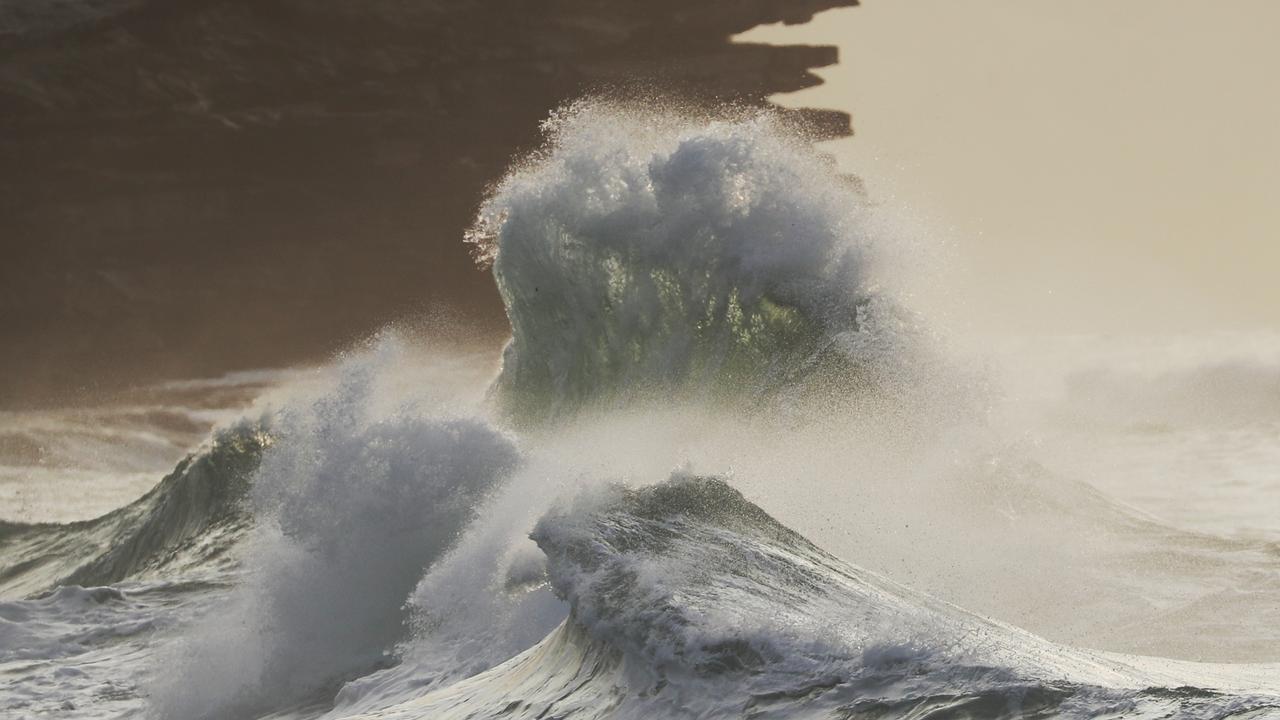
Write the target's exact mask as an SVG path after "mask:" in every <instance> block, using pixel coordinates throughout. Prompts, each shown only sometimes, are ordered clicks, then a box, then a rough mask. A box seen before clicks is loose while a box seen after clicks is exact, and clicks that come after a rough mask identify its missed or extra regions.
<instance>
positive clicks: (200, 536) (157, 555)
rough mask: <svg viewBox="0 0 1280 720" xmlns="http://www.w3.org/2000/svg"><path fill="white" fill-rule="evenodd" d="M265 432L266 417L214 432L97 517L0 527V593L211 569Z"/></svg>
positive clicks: (236, 520) (242, 515)
mask: <svg viewBox="0 0 1280 720" xmlns="http://www.w3.org/2000/svg"><path fill="white" fill-rule="evenodd" d="M269 444H270V435H269V434H268V431H267V429H266V425H265V423H264V422H257V423H254V422H242V423H240V424H238V425H235V426H233V427H231V428H228V429H225V430H222V431H220V432H219V433H217V434H216V435H215V436H214V437H213V438H212V439H211V440H210V442H209V443H208V444H207V446H206V447H205V448H203V449H202V450H200V451H199V452H197V453H194V454H192V455H189V456H188V457H187V458H185V459H184V460H182V461H181V462H180V463H178V465H177V466H176V467H175V468H174V469H173V471H172V472H170V473H169V474H168V475H166V476H165V477H164V478H163V479H162V480H161V481H160V482H159V483H158V484H157V485H156V486H155V487H154V488H153V489H151V490H150V491H148V492H147V493H146V494H145V495H143V496H142V497H141V498H139V499H137V500H136V501H134V502H132V503H130V504H129V505H126V506H125V507H122V508H120V509H118V510H115V511H112V512H110V513H108V514H106V515H104V516H102V517H100V518H96V519H94V520H87V521H82V522H75V523H66V524H30V525H28V524H20V523H4V524H2V525H0V597H23V596H29V595H32V594H37V593H42V592H47V591H49V590H51V589H53V588H54V587H57V586H59V585H82V586H96V585H109V584H112V583H116V582H119V581H121V580H123V579H125V578H129V577H135V576H139V575H142V574H146V573H159V572H161V571H164V572H166V573H190V572H195V571H204V572H209V571H212V570H214V569H216V568H217V567H218V563H219V561H220V560H226V561H228V562H229V560H227V558H225V554H226V551H227V550H228V549H229V548H230V547H231V546H232V545H233V544H234V543H235V542H236V540H237V539H238V538H239V537H241V536H242V535H243V533H244V531H245V529H246V528H247V526H248V523H249V517H248V513H247V511H246V509H245V508H244V506H243V502H242V501H243V500H244V498H245V496H246V494H247V492H248V489H249V485H250V478H251V476H252V475H253V473H254V472H255V471H256V469H257V467H258V463H259V462H260V460H261V458H262V454H263V452H264V450H265V449H266V448H267V447H268V445H269Z"/></svg>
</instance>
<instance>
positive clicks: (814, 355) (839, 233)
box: [470, 104, 901, 417]
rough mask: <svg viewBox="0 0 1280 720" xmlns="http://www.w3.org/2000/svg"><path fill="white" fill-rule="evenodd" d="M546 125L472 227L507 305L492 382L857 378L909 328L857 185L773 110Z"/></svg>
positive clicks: (551, 402)
mask: <svg viewBox="0 0 1280 720" xmlns="http://www.w3.org/2000/svg"><path fill="white" fill-rule="evenodd" d="M547 129H548V134H549V137H550V143H549V147H550V149H549V150H548V151H547V152H546V153H544V154H543V155H540V156H538V157H536V158H534V159H532V160H530V161H529V162H528V163H527V164H525V165H524V166H523V167H521V168H520V169H518V170H516V171H515V172H513V173H512V174H510V175H509V176H508V177H507V178H506V179H505V180H504V181H503V182H502V183H501V184H500V185H499V186H498V187H497V189H496V190H495V191H494V193H493V194H492V196H491V197H490V198H489V200H488V201H487V202H486V203H485V205H484V206H483V208H482V209H481V212H480V217H479V220H478V221H477V224H476V226H475V228H474V229H473V230H472V232H471V234H470V240H471V242H472V243H474V244H475V246H476V248H477V252H478V254H479V255H480V257H481V258H482V259H483V260H486V261H491V262H492V263H493V274H494V277H495V279H496V280H497V283H498V288H499V290H500V292H501V293H502V297H503V301H504V303H505V304H506V308H507V315H508V317H509V318H510V321H511V332H512V339H511V343H510V345H509V346H508V348H507V350H506V352H505V354H504V356H503V365H502V374H501V376H500V377H499V379H498V382H497V387H498V391H499V393H500V395H501V398H502V400H503V402H504V403H505V404H506V405H507V406H508V408H509V409H510V410H512V411H513V412H514V413H515V414H516V415H517V416H522V417H530V416H532V417H546V416H555V415H561V414H563V413H565V412H568V411H572V410H576V409H579V408H581V407H582V406H583V405H585V404H589V403H591V402H592V401H597V400H601V399H606V398H608V397H617V396H618V395H624V396H626V395H630V396H635V395H639V394H643V393H644V392H646V391H654V390H673V389H678V390H680V391H681V392H685V393H694V394H696V395H698V396H706V395H710V396H712V397H713V398H716V397H719V398H724V397H726V396H728V397H732V398H734V399H739V398H743V397H747V398H758V397H760V396H767V395H771V394H774V393H778V392H780V391H784V390H797V389H799V388H800V387H801V386H803V385H810V386H812V385H817V384H829V383H832V382H841V383H842V384H844V385H848V384H849V383H851V382H854V381H855V380H856V379H857V376H858V374H859V371H866V370H869V369H870V368H871V367H872V366H873V365H874V364H875V363H877V362H881V361H885V360H886V357H885V356H886V355H887V354H888V350H889V347H888V346H889V345H891V344H892V343H893V342H895V341H897V340H900V336H899V335H895V334H894V333H893V332H891V331H890V327H888V326H895V325H896V324H897V322H898V321H899V320H900V319H901V318H900V317H898V316H895V313H894V311H893V310H892V309H891V308H890V307H889V304H888V303H887V301H886V300H885V299H884V298H882V297H881V296H880V295H879V294H878V293H877V291H876V289H875V287H874V284H873V281H872V279H871V269H872V264H873V252H872V250H873V248H872V239H871V238H872V235H871V233H870V232H869V228H868V220H867V217H866V215H867V213H866V212H865V208H864V207H863V204H862V202H861V199H860V198H859V197H858V195H857V194H856V193H855V192H853V191H852V189H851V188H850V187H849V186H848V184H847V182H846V181H845V180H843V179H842V178H840V177H839V176H837V175H836V173H835V172H834V170H833V168H832V167H831V166H830V163H829V162H828V161H826V160H824V159H823V158H821V157H820V156H819V155H817V154H816V152H815V151H813V150H812V149H810V148H809V147H808V146H807V145H805V144H804V143H803V141H802V140H800V139H797V138H796V137H795V134H794V133H791V134H788V133H786V132H784V129H783V128H782V127H781V126H780V124H779V122H778V121H777V120H776V119H774V118H772V117H770V116H768V115H756V116H751V117H746V118H742V119H739V120H724V121H710V122H708V121H694V120H673V119H671V118H670V117H656V116H653V115H652V114H645V113H639V112H634V111H629V112H622V111H619V110H618V109H616V108H609V107H607V106H598V105H591V104H588V105H585V106H582V107H577V108H571V109H569V110H567V111H565V112H564V113H562V114H560V115H557V116H555V117H554V118H553V119H552V120H551V121H550V122H549V124H548V128H547ZM845 395H846V396H849V395H850V394H849V393H845Z"/></svg>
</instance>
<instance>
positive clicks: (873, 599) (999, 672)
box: [366, 474, 1280, 718]
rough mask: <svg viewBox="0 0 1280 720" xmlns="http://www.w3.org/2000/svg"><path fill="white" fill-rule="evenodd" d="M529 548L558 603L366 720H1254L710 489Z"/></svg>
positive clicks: (639, 505) (678, 487)
mask: <svg viewBox="0 0 1280 720" xmlns="http://www.w3.org/2000/svg"><path fill="white" fill-rule="evenodd" d="M532 537H533V539H534V540H535V541H536V542H537V543H538V546H539V547H540V548H541V549H542V550H543V551H544V552H545V553H546V556H547V575H548V577H549V580H550V583H551V585H552V586H553V587H554V589H555V592H556V593H557V594H558V595H559V596H560V597H562V598H564V599H565V600H566V601H567V602H568V604H569V607H570V608H571V610H570V615H569V617H568V619H567V620H566V621H565V622H564V623H563V624H562V625H561V626H560V627H559V628H557V629H556V630H555V631H554V632H553V633H551V634H550V635H549V636H548V637H547V638H546V639H545V640H543V641H542V642H540V643H539V644H538V645H536V646H535V647H533V648H532V649H530V650H529V651H527V652H526V653H523V654H521V655H520V656H518V657H516V658H514V659H512V660H511V661H509V662H507V663H504V664H503V665H500V666H499V667H496V668H494V669H492V670H490V671H488V672H485V673H483V674H480V675H477V676H475V677H473V678H471V679H469V680H465V681H462V682H459V683H457V684H456V685H452V686H450V687H447V688H445V689H442V690H439V691H436V692H433V693H429V694H427V695H425V696H423V697H420V698H415V699H414V700H412V701H409V702H407V703H403V704H401V705H398V706H393V707H390V708H384V709H382V710H380V711H378V712H377V713H370V714H369V715H367V716H366V717H380V718H405V717H413V718H419V717H431V718H476V717H513V718H545V717H559V718H652V717H700V718H740V717H753V718H771V717H778V718H784V717H787V718H789V717H833V718H925V717H929V718H944V717H945V718H1049V717H1079V718H1084V717H1099V716H1103V715H1106V716H1107V717H1174V716H1177V717H1219V718H1227V717H1238V718H1246V717H1263V716H1265V715H1266V714H1267V713H1274V712H1280V698H1278V697H1275V696H1267V695H1257V696H1250V695H1247V694H1236V695H1228V694H1221V693H1217V692H1213V691H1209V690H1204V689H1198V688H1194V687H1190V686H1182V687H1178V688H1177V689H1176V690H1165V689H1163V688H1161V687H1159V686H1158V685H1154V684H1155V683H1158V682H1159V679H1157V678H1156V677H1154V676H1152V675H1151V674H1150V673H1149V672H1147V671H1145V670H1143V669H1140V668H1138V667H1134V666H1131V665H1128V664H1126V663H1125V662H1123V661H1122V660H1121V659H1118V658H1115V657H1111V656H1106V655H1104V654H1100V653H1089V652H1084V651H1078V650H1071V649H1067V648H1063V647H1060V646H1055V645H1053V644H1052V643H1049V642H1047V641H1044V640H1042V639H1040V638H1037V637H1035V636H1032V635H1030V634H1028V633H1025V632H1022V631H1020V630H1017V629H1015V628H1012V627H1008V626H1005V625H1001V624H998V623H995V622H992V621H990V620H986V619H983V618H980V617H978V616H975V615H972V614H970V613H967V612H965V611H963V610H960V609H959V608H956V607H954V606H950V605H947V604H945V603H941V602H938V601H935V600H931V599H929V598H927V597H926V596H923V595H920V594H919V593H915V592H913V591H911V590H908V589H906V588H904V587H902V586H899V585H897V584H895V583H892V582H890V581H888V580H885V579H884V578H881V577H879V576H877V575H875V574H873V573H869V572H867V571H865V570H862V569H859V568H856V567H854V566H851V565H849V564H847V563H844V562H842V561H840V560H839V559H837V558H835V557H833V556H831V555H830V554H828V553H826V552H824V551H822V550H820V549H819V548H817V547H816V546H814V545H813V544H812V543H810V542H809V541H807V540H805V539H804V538H803V537H801V536H800V535H798V534H796V533H795V532H793V531H791V530H790V529H788V528H786V527H784V526H783V525H781V524H779V523H778V522H777V521H775V520H774V519H773V518H771V517H770V516H769V515H768V514H767V513H765V512H764V511H762V510H761V509H760V508H759V507H757V506H755V505H753V504H752V503H750V502H747V501H746V500H745V499H744V498H743V497H742V495H741V494H739V493H738V492H737V491H735V490H733V489H732V488H731V487H730V486H729V485H727V484H726V483H725V482H723V481H722V480H719V479H716V478H702V477H694V476H689V475H683V474H677V475H676V476H674V477H672V478H671V479H670V480H668V481H667V482H665V483H661V484H658V485H653V486H648V487H644V488H640V489H629V488H625V487H621V486H614V487H608V488H605V489H604V490H602V491H596V492H594V493H589V494H587V495H585V496H582V497H580V498H579V499H578V500H577V501H576V502H575V503H574V504H573V506H572V507H570V508H564V509H561V510H559V511H556V512H553V513H552V514H550V515H547V516H544V517H543V518H542V520H540V521H539V522H538V524H537V526H536V528H535V529H534V531H533V535H532Z"/></svg>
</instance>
